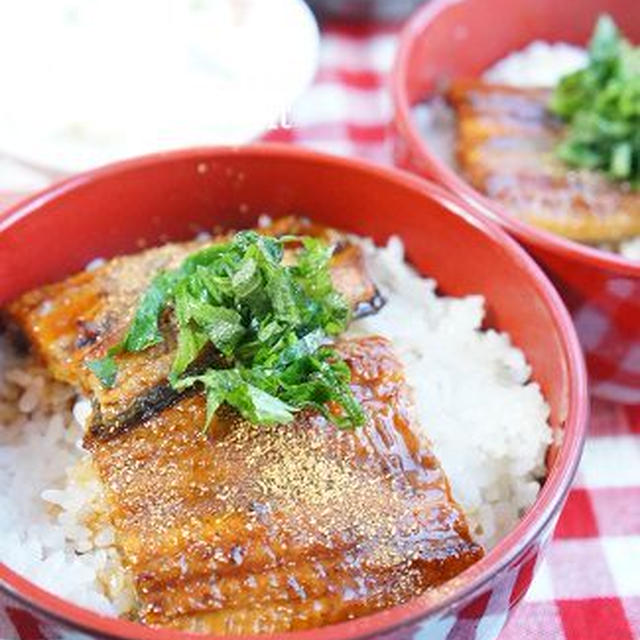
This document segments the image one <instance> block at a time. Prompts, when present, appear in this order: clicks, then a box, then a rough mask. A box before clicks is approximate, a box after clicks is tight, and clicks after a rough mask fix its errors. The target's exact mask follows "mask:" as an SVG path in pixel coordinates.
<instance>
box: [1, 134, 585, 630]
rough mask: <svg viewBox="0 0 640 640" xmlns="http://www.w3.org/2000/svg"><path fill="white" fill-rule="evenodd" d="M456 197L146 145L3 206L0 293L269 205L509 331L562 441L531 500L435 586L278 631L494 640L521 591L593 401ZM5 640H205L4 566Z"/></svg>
mask: <svg viewBox="0 0 640 640" xmlns="http://www.w3.org/2000/svg"><path fill="white" fill-rule="evenodd" d="M465 209H466V207H465V206H464V205H462V204H461V203H460V202H459V201H458V200H456V199H455V197H454V196H452V195H450V194H449V193H447V192H446V191H445V190H444V189H442V188H441V187H438V186H436V185H434V184H431V183H429V182H426V181H424V180H421V179H419V178H416V177H414V176H411V175H409V174H404V173H400V172H398V171H394V170H389V169H382V168H378V167H375V166H372V165H368V164H365V163H362V162H356V161H353V160H346V159H341V158H337V157H331V156H324V155H319V154H315V153H312V152H309V151H304V150H300V149H296V148H293V147H279V146H269V145H265V146H255V147H246V148H240V149H228V148H220V149H195V150H190V151H184V152H177V153H171V154H164V155H155V156H150V157H146V158H142V159H138V160H132V161H129V162H123V163H120V164H116V165H113V166H110V167H107V168H105V169H99V170H97V171H93V172H90V173H87V174H84V175H81V176H78V177H75V178H72V179H70V180H67V181H66V182H63V183H61V184H60V185H58V186H54V187H52V188H50V189H48V190H47V191H44V192H43V193H41V194H39V195H36V196H34V197H32V198H30V199H29V200H27V201H25V202H23V203H22V204H19V205H17V206H15V207H14V208H13V209H11V210H10V211H9V212H7V213H5V214H4V215H3V216H2V217H1V218H0V256H1V260H0V304H1V303H4V302H7V301H8V300H10V299H11V298H13V297H14V296H16V295H17V294H19V293H20V292H22V291H25V290H26V289H28V288H30V287H34V286H36V285H40V284H43V283H45V282H50V281H52V280H56V279H59V278H62V277H63V276H65V275H67V274H69V273H72V272H74V271H77V270H79V269H82V268H83V266H84V265H85V264H86V263H87V262H88V261H89V260H91V259H92V258H94V257H96V256H104V257H109V256H113V255H115V254H118V253H122V252H127V251H134V250H136V249H138V248H139V247H140V246H141V242H140V241H141V240H144V241H145V243H147V244H154V243H159V242H162V241H163V240H166V239H168V238H171V239H184V238H189V237H191V236H193V235H194V233H196V232H197V230H199V229H203V228H211V227H212V226H214V225H221V226H223V227H235V228H238V227H242V226H248V225H252V224H254V223H255V221H256V218H257V216H258V215H259V214H261V213H265V212H267V213H269V214H271V215H275V216H278V215H284V214H290V213H298V214H300V213H303V214H306V215H308V216H311V217H313V218H314V219H316V220H318V221H320V222H323V223H326V224H328V225H333V226H336V227H340V228H344V229H347V230H349V231H353V232H356V233H360V234H365V235H369V236H372V237H373V238H374V239H375V240H376V241H378V242H383V241H384V240H385V239H387V238H388V237H389V236H390V235H391V234H399V235H400V236H401V237H402V239H403V240H404V242H405V244H406V248H407V252H408V256H409V259H410V260H411V261H412V262H413V264H414V265H415V266H416V267H417V268H418V269H419V270H420V271H422V272H423V273H425V274H429V275H431V276H433V277H435V278H437V280H438V282H439V283H440V286H441V291H442V292H445V293H448V294H453V295H463V294H468V293H479V292H481V293H483V294H484V295H485V296H486V299H487V303H488V314H487V325H488V326H494V327H497V328H500V329H503V330H506V331H508V332H509V333H510V334H511V336H512V338H513V340H514V342H515V344H516V345H518V346H520V347H521V348H522V349H523V350H524V351H525V353H526V355H527V358H528V360H529V362H530V363H531V365H532V367H533V372H534V373H533V375H534V377H535V379H536V380H537V381H539V383H540V385H541V387H542V389H543V391H544V394H545V396H546V398H547V400H548V402H549V404H550V405H551V416H552V421H553V424H554V426H556V427H557V428H559V429H562V430H563V434H564V435H563V437H562V438H558V439H557V441H558V442H561V443H562V444H560V445H559V446H558V445H556V446H554V448H553V450H552V451H550V453H549V465H550V472H549V476H548V479H547V481H546V483H545V485H544V487H543V488H542V491H541V492H540V496H539V498H538V500H537V502H536V503H535V506H534V507H533V508H532V509H531V510H530V512H529V513H528V514H527V515H526V516H525V517H524V519H523V520H522V522H521V523H520V524H519V525H518V527H517V528H516V529H515V530H514V531H513V532H512V533H510V534H509V535H508V536H507V537H506V538H505V539H504V540H503V541H502V542H501V543H500V544H499V545H498V546H497V548H495V549H494V550H493V551H491V552H490V553H489V554H488V555H487V556H486V557H485V558H484V559H483V560H481V561H480V562H478V563H477V564H476V565H474V566H473V567H472V568H470V569H469V570H468V571H466V572H465V573H463V574H462V575H460V576H459V577H458V578H457V579H456V580H454V581H452V582H451V583H449V584H448V585H447V587H446V588H444V589H442V590H441V591H438V592H437V593H433V594H427V595H424V596H422V597H419V598H417V599H415V600H414V601H412V602H410V603H408V604H406V605H404V606H400V607H397V608H394V609H390V610H387V611H385V612H382V613H379V614H376V615H372V616H369V617H365V618H362V619H359V620H354V621H351V622H346V623H343V624H339V625H335V626H331V627H326V628H324V629H320V630H317V631H308V632H299V633H291V634H283V635H280V636H276V637H277V638H281V639H282V640H314V639H320V638H324V639H335V640H338V639H340V640H346V639H349V638H370V637H376V638H391V637H393V638H400V639H402V638H429V639H430V640H438V639H440V638H442V639H444V638H448V639H449V640H451V639H458V640H461V639H463V638H464V639H469V638H483V639H492V638H495V637H496V635H497V633H498V632H499V631H500V629H501V628H502V626H503V625H504V623H505V621H506V618H507V614H508V611H509V610H510V609H511V608H512V607H513V606H514V605H515V604H516V603H517V602H518V601H519V600H520V598H522V596H523V595H524V593H525V592H526V590H527V588H528V586H529V583H530V582H531V579H532V576H533V574H534V571H535V568H536V563H537V558H538V555H539V552H540V550H541V548H542V546H543V544H544V542H545V541H546V540H547V539H548V537H549V535H550V533H551V531H552V529H553V527H554V525H555V522H556V520H557V517H558V514H559V512H560V509H561V507H562V505H563V503H564V500H565V497H566V494H567V490H568V488H569V484H570V482H571V480H572V478H573V475H574V472H575V469H576V465H577V463H578V459H579V457H580V452H581V448H582V444H583V440H584V434H585V424H586V419H587V413H588V403H587V391H586V382H585V369H584V363H583V359H582V355H581V352H580V348H579V344H578V341H577V338H576V335H575V332H574V329H573V326H572V324H571V320H570V318H569V315H568V314H567V312H566V310H565V308H564V307H563V305H562V302H561V301H560V298H559V297H558V295H557V293H556V292H555V290H554V289H553V287H552V286H551V284H550V283H549V281H548V280H547V279H546V278H545V276H544V275H543V274H542V272H541V271H540V269H539V268H538V267H537V266H536V265H535V263H534V262H533V260H531V259H530V258H529V256H527V254H526V253H525V252H524V251H523V250H522V249H521V248H520V247H518V246H517V244H516V243H515V242H514V241H512V240H511V239H510V238H509V237H508V236H507V234H506V233H504V232H503V231H502V230H501V229H499V228H498V227H497V226H496V225H492V224H491V223H488V222H484V221H481V220H478V219H477V218H475V217H473V216H471V215H469V214H468V213H467V212H466V210H465ZM407 322H410V319H409V318H407ZM34 464H36V461H34ZM60 580H64V576H60ZM72 632H73V633H74V635H72ZM474 634H475V635H474ZM0 637H1V638H3V639H5V640H6V639H13V638H21V640H36V639H45V640H53V639H54V638H55V639H56V640H59V639H60V638H64V639H65V640H66V639H67V638H69V639H70V638H73V639H74V640H79V639H81V638H82V639H86V638H135V639H140V640H142V639H147V640H178V639H180V638H184V639H185V640H186V639H187V638H201V636H188V635H186V634H180V633H175V632H173V631H159V630H152V629H148V628H145V627H143V626H141V625H138V624H134V623H131V622H126V621H122V620H116V619H112V618H106V617H102V616H100V615H97V614H94V613H91V612H89V611H87V610H84V609H81V608H79V607H77V606H75V605H73V604H72V603H70V602H64V601H62V600H60V599H59V598H56V597H55V596H53V595H51V594H50V593H47V592H45V591H43V590H41V589H39V588H38V587H36V586H34V585H33V584H32V583H30V582H29V581H28V576H27V577H26V578H25V577H20V576H18V575H16V574H15V573H13V572H11V571H10V570H9V569H8V568H7V567H6V566H4V565H2V564H0Z"/></svg>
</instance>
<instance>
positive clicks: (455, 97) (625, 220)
mask: <svg viewBox="0 0 640 640" xmlns="http://www.w3.org/2000/svg"><path fill="white" fill-rule="evenodd" d="M550 94H551V92H550V91H549V90H547V89H530V88H519V87H511V86H502V85H493V84H487V83H484V82H482V81H479V80H458V81H456V82H454V83H453V85H452V86H451V88H450V90H449V92H448V100H449V102H450V103H451V105H452V106H453V108H454V110H455V111H456V114H457V121H458V143H457V159H458V164H459V166H460V168H461V170H462V172H463V173H464V174H465V176H466V177H467V179H468V180H469V181H470V182H471V184H472V185H473V186H474V187H475V188H476V189H478V190H479V191H481V192H482V193H484V194H486V195H487V196H489V197H490V198H492V199H494V200H497V201H498V202H500V203H501V204H503V205H504V206H505V208H506V209H507V210H508V211H510V212H511V213H513V214H514V215H516V216H518V217H520V218H521V219H523V220H525V221H527V222H529V223H531V224H533V225H536V226H538V227H542V228H544V229H547V230H549V231H552V232H554V233H557V234H560V235H563V236H565V237H567V238H570V239H572V240H577V241H580V242H586V243H593V244H600V243H612V244H615V243H618V242H620V241H622V240H624V239H625V238H629V237H632V236H634V235H638V234H640V193H638V192H633V191H632V190H630V188H629V187H628V185H624V184H616V183H613V182H611V181H609V180H607V179H606V178H604V177H602V176H600V175H598V174H597V173H596V172H594V171H589V170H585V169H582V170H576V169H572V168H570V167H567V166H566V165H565V164H564V163H563V162H562V161H561V160H559V159H558V158H557V157H556V156H555V154H554V150H555V147H556V146H557V144H558V143H559V142H560V140H561V139H562V136H563V135H564V125H563V123H562V122H561V121H560V120H558V119H556V118H555V117H554V116H553V115H552V114H550V113H549V111H548V110H547V104H548V101H549V97H550Z"/></svg>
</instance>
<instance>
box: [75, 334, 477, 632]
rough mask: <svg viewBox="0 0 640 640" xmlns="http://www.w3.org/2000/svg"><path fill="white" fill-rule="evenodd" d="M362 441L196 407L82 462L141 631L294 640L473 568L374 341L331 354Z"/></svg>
mask: <svg viewBox="0 0 640 640" xmlns="http://www.w3.org/2000/svg"><path fill="white" fill-rule="evenodd" d="M337 348H338V351H339V352H340V353H341V355H342V356H343V357H344V358H345V360H346V362H347V364H348V365H349V367H350V369H351V372H352V388H353V390H354V393H355V394H356V396H357V398H358V400H359V401H360V402H361V403H362V406H363V408H364V410H365V413H366V415H367V421H366V425H365V426H363V427H362V428H359V429H356V430H340V429H337V428H336V427H334V426H333V425H332V424H330V423H329V422H328V421H327V420H325V419H324V418H323V417H321V416H318V415H313V414H310V413H302V414H298V416H297V417H296V419H295V421H294V422H293V423H292V424H289V425H279V426H275V427H267V426H256V425H251V424H249V423H247V422H245V421H243V420H241V419H239V418H238V417H237V414H235V413H232V412H231V411H230V410H229V411H225V410H220V411H219V412H218V413H217V415H216V417H215V418H214V420H213V423H212V426H211V429H210V432H209V433H208V434H207V435H204V434H203V433H202V424H203V421H204V418H205V401H204V398H203V397H202V396H201V395H197V396H190V397H186V398H182V399H180V400H179V401H178V402H177V403H175V404H174V405H172V406H171V407H169V408H166V409H165V410H163V411H162V412H160V413H158V414H156V415H155V416H153V417H151V418H149V419H147V420H146V421H144V422H143V423H141V424H139V425H136V426H131V427H129V428H127V429H126V430H124V431H121V432H119V433H117V434H115V435H112V436H110V437H109V438H107V439H102V438H100V437H96V436H91V435H89V436H88V438H87V440H86V446H87V447H88V448H89V449H90V450H91V452H92V455H93V460H94V463H95V464H96V466H97V469H98V472H99V474H100V476H101V478H102V481H103V483H104V485H105V487H106V492H107V499H108V501H109V505H110V508H111V516H112V521H113V523H114V526H115V530H116V534H117V540H118V543H119V546H120V548H121V551H122V555H123V559H124V562H125V565H126V566H127V567H128V568H129V569H130V571H131V573H132V575H133V579H134V582H135V586H136V589H137V593H138V597H139V603H140V609H139V611H138V617H139V619H140V620H141V621H142V622H144V623H145V624H147V625H151V626H162V627H172V628H177V629H182V630H189V631H195V632H208V633H214V634H249V633H268V632H277V631H287V630H296V629H307V628H311V627H316V626H320V625H325V624H330V623H334V622H339V621H343V620H346V619H350V618H353V617H357V616H361V615H365V614H368V613H371V612H374V611H377V610H380V609H383V608H385V607H388V606H392V605H395V604H398V603H402V602H405V601H407V600H408V599H409V598H411V597H413V596H415V595H417V594H420V593H422V592H424V590H425V589H428V588H431V587H435V586H437V585H439V584H441V583H443V582H444V581H445V580H447V579H449V578H451V577H453V576H455V575H457V574H458V573H460V572H461V571H462V570H464V569H465V568H466V567H468V566H469V565H471V564H472V563H474V562H475V561H477V560H478V559H479V558H480V557H481V556H482V554H483V552H482V549H481V547H479V546H478V545H477V544H475V543H474V542H473V541H472V539H471V536H470V534H469V530H468V527H467V524H466V521H465V518H464V515H463V513H462V511H461V509H460V508H459V506H458V505H457V504H456V503H455V502H454V501H453V499H452V497H451V492H450V488H449V485H448V482H447V479H446V477H445V475H444V473H443V471H442V469H441V467H440V465H439V464H438V461H437V459H436V458H435V456H434V454H433V453H432V452H431V450H430V447H429V445H428V443H426V442H424V441H420V440H419V439H418V437H417V436H416V433H417V428H416V423H415V419H414V416H413V406H412V404H411V400H410V398H409V393H408V390H407V385H406V383H405V379H404V374H403V371H402V369H401V366H400V364H399V363H398V361H397V360H396V358H395V357H394V355H393V353H392V351H391V348H390V346H389V344H388V342H387V341H386V340H384V339H383V338H379V337H367V338H360V339H354V340H344V341H342V342H341V343H339V344H338V346H337Z"/></svg>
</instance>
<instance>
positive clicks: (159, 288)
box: [87, 231, 364, 428]
mask: <svg viewBox="0 0 640 640" xmlns="http://www.w3.org/2000/svg"><path fill="white" fill-rule="evenodd" d="M291 241H295V242H297V243H300V244H301V248H300V250H299V252H298V254H297V259H296V261H295V263H294V264H284V262H283V258H284V246H285V244H286V243H287V242H291ZM330 259H331V248H330V247H329V246H327V245H326V244H325V243H324V242H322V241H320V240H318V239H315V238H309V237H302V238H292V237H284V238H272V237H267V236H262V235H259V234H258V233H256V232H253V231H243V232H240V233H238V234H236V235H235V236H234V237H233V239H232V240H231V241H229V242H226V243H223V244H216V245H212V246H210V247H207V248H205V249H202V250H200V251H198V252H196V253H193V254H191V255H190V256H189V257H188V258H186V260H185V261H184V262H183V263H182V265H181V266H180V267H179V268H178V269H176V270H173V271H165V272H161V273H159V274H158V275H157V276H156V277H155V278H154V279H153V280H152V282H151V284H150V285H149V287H148V289H147V290H146V292H145V293H144V295H143V296H142V298H141V300H140V302H139V305H138V308H137V310H136V313H135V316H134V319H133V321H132V323H131V325H130V327H129V330H128V332H127V334H126V336H125V337H124V339H123V340H122V342H120V343H119V344H118V345H116V346H115V347H113V348H111V349H110V350H109V352H108V353H107V355H106V356H105V357H104V358H102V359H101V360H94V361H91V362H88V363H87V364H88V367H89V368H90V369H91V370H92V371H93V372H94V374H95V375H96V376H98V378H99V379H100V381H101V382H102V384H103V385H105V386H113V385H114V384H115V382H116V376H117V364H116V360H115V358H114V356H116V355H117V354H118V353H123V352H135V351H144V350H145V349H147V348H149V347H151V346H153V345H154V344H157V343H159V342H162V340H163V334H162V331H161V319H162V316H163V314H164V313H165V312H166V311H167V310H171V311H172V312H173V316H174V318H175V323H176V324H177V327H178V335H177V348H176V354H175V358H174V361H173V365H172V369H171V375H170V381H171V384H172V386H173V387H174V388H176V389H178V390H184V389H187V388H189V387H192V386H193V385H200V386H201V387H202V388H203V389H204V391H205V393H206V398H207V419H206V426H208V424H209V423H210V421H211V418H212V417H213V415H214V413H215V412H216V410H217V409H218V407H219V406H220V405H221V404H222V403H227V404H228V405H231V406H232V407H234V408H235V409H236V410H237V411H238V412H239V413H240V414H241V415H242V416H243V417H244V418H246V419H247V420H249V421H251V422H253V423H260V424H280V423H286V422H290V421H291V420H292V419H293V414H294V413H295V412H296V411H299V410H301V409H305V408H311V409H314V410H316V411H318V412H320V413H322V414H323V415H325V416H327V417H328V418H330V419H331V420H332V421H333V422H334V423H336V424H337V425H338V426H340V427H344V428H349V427H354V426H357V425H361V424H362V423H363V422H364V414H363V411H362V408H361V406H360V405H359V403H358V402H357V401H356V399H355V398H354V396H353V393H352V391H351V388H350V386H349V382H350V377H351V376H350V371H349V368H348V367H347V365H346V363H345V362H344V361H343V360H342V359H341V358H340V357H339V355H338V354H337V352H336V351H335V350H334V349H332V348H331V347H330V341H331V338H333V337H335V336H337V335H338V334H340V333H341V332H342V331H344V330H345V329H346V327H347V325H348V323H349V320H350V316H351V311H350V308H349V304H348V302H347V301H346V299H345V298H344V296H342V295H341V294H340V293H339V292H338V291H336V289H335V288H334V286H333V282H332V280H331V273H330V270H329V261H330ZM210 345H212V346H213V347H215V351H216V353H217V354H218V356H219V358H218V365H219V366H217V367H215V368H214V367H209V368H207V369H205V370H204V371H202V370H200V369H199V368H198V367H196V371H195V372H194V371H193V370H192V369H193V365H194V364H196V361H197V360H198V358H199V357H200V355H201V354H202V353H203V350H204V349H205V348H207V347H208V346H210ZM330 408H331V409H330Z"/></svg>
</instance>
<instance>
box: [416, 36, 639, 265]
mask: <svg viewBox="0 0 640 640" xmlns="http://www.w3.org/2000/svg"><path fill="white" fill-rule="evenodd" d="M586 64H587V52H586V50H585V49H583V48H581V47H576V46H574V45H570V44H567V43H565V42H556V43H553V44H550V43H548V42H543V41H541V40H535V41H534V42H532V43H531V44H529V45H528V46H527V47H525V48H524V49H522V50H520V51H515V52H513V53H511V54H509V55H508V56H506V57H505V58H502V59H501V60H498V61H497V62H496V63H495V64H494V65H493V66H491V67H489V68H488V69H487V70H486V71H485V72H484V74H483V76H482V77H483V78H484V79H485V80H488V81H489V82H494V83H497V84H506V85H512V86H516V87H553V86H555V85H556V84H557V83H558V81H559V80H560V79H561V78H562V77H563V76H565V75H566V74H568V73H572V72H573V71H577V70H578V69H581V68H582V67H584V66H585V65H586ZM413 117H414V118H415V122H416V125H417V126H418V128H419V129H420V131H421V132H422V135H423V136H424V138H425V139H426V140H428V142H429V148H430V149H431V151H432V152H433V153H434V155H435V156H436V157H438V158H439V159H440V160H442V161H443V162H444V163H446V164H447V165H449V166H450V167H452V168H454V169H456V170H457V169H458V167H457V163H456V158H455V145H456V138H457V131H456V117H455V113H454V112H453V110H452V109H451V108H450V107H449V106H448V105H447V103H446V102H445V100H444V99H443V98H442V97H441V96H436V97H435V98H433V99H431V100H428V101H426V102H422V103H420V104H418V105H416V106H415V107H414V109H413ZM601 248H602V249H605V250H610V248H609V247H604V246H603V247H601ZM617 251H618V253H620V254H621V255H623V256H625V257H627V258H630V259H631V260H640V236H638V237H635V238H632V239H631V240H628V241H626V242H623V243H621V244H620V246H619V247H617Z"/></svg>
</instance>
